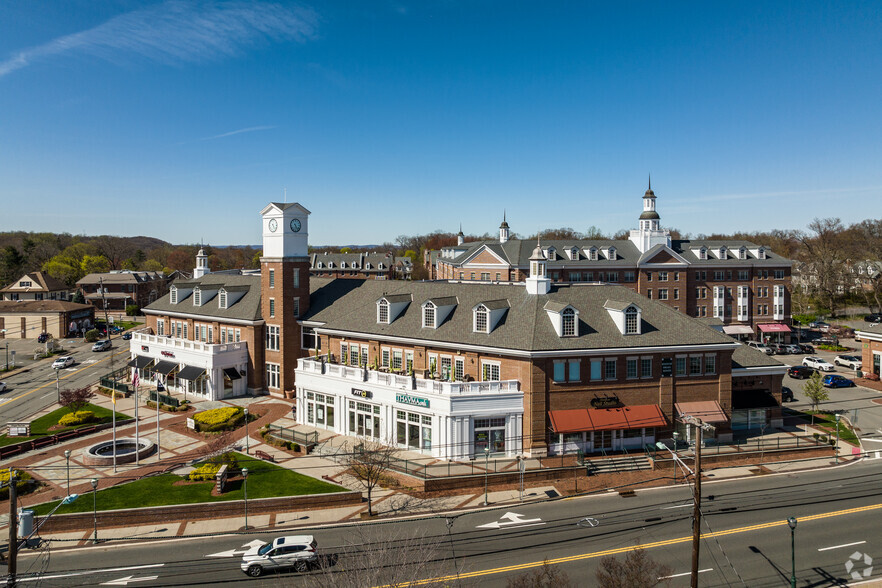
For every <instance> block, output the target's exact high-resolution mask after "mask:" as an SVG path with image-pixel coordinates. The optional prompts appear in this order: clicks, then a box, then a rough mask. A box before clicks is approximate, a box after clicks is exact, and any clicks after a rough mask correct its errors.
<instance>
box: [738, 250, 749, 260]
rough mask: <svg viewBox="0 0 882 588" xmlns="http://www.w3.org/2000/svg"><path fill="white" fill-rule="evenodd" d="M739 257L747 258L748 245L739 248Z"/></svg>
mask: <svg viewBox="0 0 882 588" xmlns="http://www.w3.org/2000/svg"><path fill="white" fill-rule="evenodd" d="M738 259H747V247H741V248H740V249H739V250H738Z"/></svg>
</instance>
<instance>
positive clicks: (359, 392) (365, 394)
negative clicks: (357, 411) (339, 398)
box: [352, 388, 374, 398]
mask: <svg viewBox="0 0 882 588" xmlns="http://www.w3.org/2000/svg"><path fill="white" fill-rule="evenodd" d="M352 395H353V396H358V397H359V398H373V397H374V393H373V392H371V391H370V390H359V389H358V388H353V389H352Z"/></svg>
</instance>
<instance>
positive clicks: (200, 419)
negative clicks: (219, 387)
mask: <svg viewBox="0 0 882 588" xmlns="http://www.w3.org/2000/svg"><path fill="white" fill-rule="evenodd" d="M244 419H245V411H244V410H243V409H242V408H241V407H238V406H229V407H224V408H213V409H211V410H204V411H202V412H197V413H196V414H195V415H193V420H194V421H195V422H196V430H197V431H199V432H202V433H213V432H215V431H225V430H229V429H235V428H236V427H238V426H239V424H240V423H241V422H242V421H243V420H244Z"/></svg>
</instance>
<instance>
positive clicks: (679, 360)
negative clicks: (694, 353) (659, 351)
mask: <svg viewBox="0 0 882 588" xmlns="http://www.w3.org/2000/svg"><path fill="white" fill-rule="evenodd" d="M674 375H676V376H685V375H686V356H685V355H678V356H677V357H676V358H674Z"/></svg>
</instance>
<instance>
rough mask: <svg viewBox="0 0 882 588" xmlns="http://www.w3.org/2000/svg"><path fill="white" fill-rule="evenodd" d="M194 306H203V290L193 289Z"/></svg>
mask: <svg viewBox="0 0 882 588" xmlns="http://www.w3.org/2000/svg"><path fill="white" fill-rule="evenodd" d="M193 306H202V290H200V289H199V288H194V289H193Z"/></svg>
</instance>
